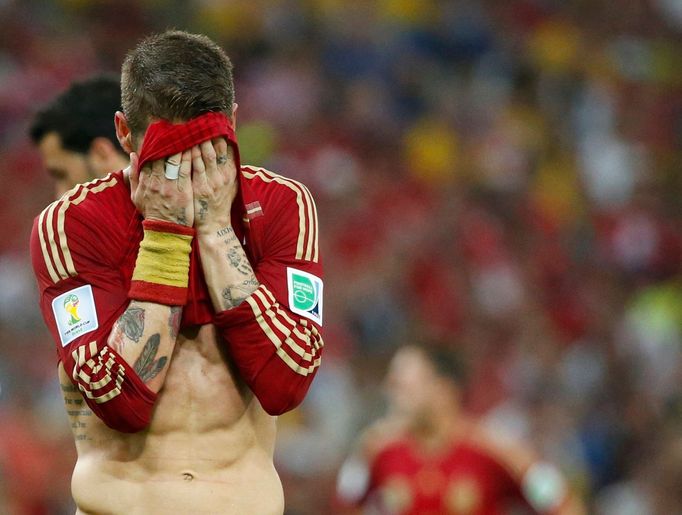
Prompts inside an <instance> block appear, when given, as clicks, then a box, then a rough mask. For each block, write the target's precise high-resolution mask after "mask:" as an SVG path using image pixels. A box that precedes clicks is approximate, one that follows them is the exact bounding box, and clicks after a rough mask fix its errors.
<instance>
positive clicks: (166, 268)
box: [128, 220, 194, 306]
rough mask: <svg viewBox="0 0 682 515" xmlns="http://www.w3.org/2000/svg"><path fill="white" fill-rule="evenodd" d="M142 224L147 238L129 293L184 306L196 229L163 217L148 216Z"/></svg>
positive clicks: (140, 252) (137, 262)
mask: <svg viewBox="0 0 682 515" xmlns="http://www.w3.org/2000/svg"><path fill="white" fill-rule="evenodd" d="M142 227H143V228H144V238H143V239H142V241H141V242H140V250H139V252H138V254H137V261H136V262H135V270H134V271H133V279H132V282H131V284H130V290H129V291H128V297H130V298H131V299H134V300H142V301H148V302H155V303H157V304H166V305H168V306H184V305H185V304H186V303H187V284H188V282H189V255H190V252H191V250H192V238H193V237H194V229H193V228H192V227H186V226H184V225H180V224H174V223H172V222H164V221H162V220H145V221H143V222H142Z"/></svg>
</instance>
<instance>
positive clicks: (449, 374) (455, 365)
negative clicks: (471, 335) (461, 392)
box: [415, 341, 467, 387]
mask: <svg viewBox="0 0 682 515" xmlns="http://www.w3.org/2000/svg"><path fill="white" fill-rule="evenodd" d="M415 348H416V349H417V350H418V351H419V352H421V353H422V355H423V356H424V358H426V361H427V362H428V363H429V364H430V365H431V366H432V367H433V370H434V372H435V373H436V375H438V377H442V378H444V379H448V380H451V381H453V382H454V383H455V384H457V386H459V387H464V385H465V384H466V381H467V371H466V365H465V363H464V361H463V360H462V356H461V355H460V354H459V353H458V352H456V351H454V350H452V349H450V348H448V347H447V346H445V345H443V344H441V343H440V342H429V341H427V342H424V343H423V344H420V345H416V346H415Z"/></svg>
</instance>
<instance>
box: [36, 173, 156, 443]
mask: <svg viewBox="0 0 682 515" xmlns="http://www.w3.org/2000/svg"><path fill="white" fill-rule="evenodd" d="M104 185H109V187H108V188H106V189H104V190H103V191H102V192H100V193H97V194H89V195H87V196H86V197H85V198H86V201H87V200H89V199H92V198H94V196H95V195H97V196H98V197H99V199H100V200H101V202H100V203H95V205H94V206H92V204H91V203H90V202H87V204H88V205H89V206H92V207H90V208H89V209H88V208H86V209H85V210H84V209H83V204H85V203H86V202H84V203H82V204H79V205H73V204H71V205H68V210H67V211H66V216H65V226H64V233H63V234H60V233H59V231H58V230H57V225H58V220H57V217H53V218H52V219H50V218H49V217H48V216H43V217H42V219H41V218H36V219H35V221H34V224H33V231H32V233H31V259H32V262H33V269H34V272H35V274H36V278H37V280H38V287H39V290H40V309H41V311H42V314H43V318H44V319H45V323H46V325H47V327H48V329H49V330H50V332H51V333H52V337H53V339H54V341H55V346H56V349H57V355H58V357H59V361H60V362H62V363H63V365H64V370H65V371H66V373H67V374H68V375H69V376H70V377H71V380H72V382H73V383H74V385H80V386H81V387H82V389H83V390H84V391H86V392H88V393H89V394H91V395H92V396H93V397H98V398H99V400H100V401H101V400H102V399H103V398H104V397H102V396H106V395H107V394H110V393H111V391H112V390H113V389H114V388H117V387H119V386H118V385H117V382H118V381H121V382H120V387H119V388H120V390H121V391H120V393H118V394H117V395H115V396H114V397H113V398H111V399H110V400H107V401H105V402H96V400H95V399H92V398H90V397H89V396H87V395H83V398H84V399H85V402H86V403H87V404H88V406H89V407H90V409H92V411H93V412H94V413H95V414H96V415H97V416H98V417H99V418H101V419H102V421H104V423H105V424H106V425H107V426H109V427H111V428H112V429H114V430H116V431H121V432H126V433H129V432H136V431H140V430H142V429H144V428H145V427H146V426H147V425H148V424H149V421H150V419H151V414H152V410H153V407H154V402H155V400H156V397H157V396H156V394H155V393H154V392H152V391H151V390H150V389H149V388H148V387H147V386H146V385H145V384H144V382H142V380H141V379H140V378H139V377H138V375H137V374H136V373H135V371H134V370H133V368H132V367H131V366H130V365H129V364H128V363H127V362H126V361H125V360H124V359H123V358H121V357H120V356H119V355H118V354H117V353H116V352H115V351H113V349H111V348H110V347H109V346H108V344H107V341H108V338H109V334H110V333H111V329H112V327H113V325H114V323H115V322H116V320H117V319H118V318H119V317H120V316H121V314H123V312H124V311H125V310H126V308H127V307H128V304H129V303H130V300H129V299H128V296H127V291H128V288H127V285H126V287H121V286H122V285H121V275H120V271H119V266H120V256H121V254H122V252H123V255H126V256H128V255H129V256H131V258H132V259H131V264H130V275H131V276H132V267H133V266H134V260H135V257H136V256H137V253H136V252H135V253H132V252H130V250H132V248H133V247H132V245H135V247H134V248H137V245H138V244H139V239H136V240H134V241H130V239H129V237H128V235H127V234H126V232H127V229H128V227H129V225H130V215H131V214H133V213H134V212H135V208H134V206H133V204H132V202H130V194H129V192H128V189H127V188H126V187H125V184H124V182H123V178H122V175H121V174H120V173H119V174H113V175H111V176H110V177H109V178H105V179H102V180H98V181H95V182H93V183H90V184H89V185H85V186H83V188H82V189H78V190H77V191H76V192H75V193H74V195H72V196H71V197H70V198H71V199H74V198H76V197H77V196H78V195H79V194H80V193H81V191H83V189H92V187H96V186H104ZM58 202H59V204H58V206H57V207H63V206H64V205H65V202H68V200H65V199H62V200H60V201H58ZM126 203H127V205H129V206H130V211H128V210H126V209H125V206H126ZM122 206H123V208H122ZM98 209H99V210H101V211H95V210H98ZM114 212H119V213H121V214H124V217H123V218H121V216H120V215H119V216H118V217H110V216H109V215H110V214H111V213H114ZM100 213H101V214H100ZM98 215H99V216H98ZM126 215H127V216H126ZM48 224H51V227H52V230H53V231H54V242H55V246H54V247H52V246H51V245H50V244H49V243H48V244H47V245H46V247H45V249H44V250H43V248H42V245H41V243H40V240H41V236H42V238H43V239H45V238H47V236H48ZM140 229H141V225H140ZM67 237H68V240H66V239H65V238H67ZM62 244H63V245H64V246H65V247H66V248H68V251H69V252H70V257H71V258H72V260H73V264H74V267H75V269H76V271H77V275H75V276H70V277H68V278H66V279H62V280H60V281H58V282H56V283H55V282H54V281H53V280H52V279H51V277H50V274H49V273H48V270H47V262H48V261H49V262H50V263H53V266H55V265H54V263H57V262H58V263H62V264H63V263H66V260H65V256H64V249H63V248H62ZM55 250H56V251H57V252H56V253H55ZM84 285H90V287H91V288H92V295H93V299H94V303H95V309H96V312H97V322H98V326H97V328H96V329H95V330H93V331H90V332H86V333H84V334H83V335H81V336H79V337H78V338H76V339H74V340H73V341H71V342H69V343H68V344H67V345H62V343H61V339H60V336H59V329H58V327H57V322H56V320H55V314H54V311H53V306H52V301H53V300H54V299H55V298H56V297H58V296H60V295H62V294H64V293H66V292H69V291H71V290H74V289H75V288H79V287H81V286H84ZM56 309H59V307H58V306H57V308H56ZM91 342H94V348H93V344H91ZM79 352H80V353H82V355H83V360H80V361H79V360H78V359H77V357H78V353H79ZM102 364H106V365H105V366H99V365H102ZM107 376H111V378H110V379H111V380H110V381H106V379H107ZM98 383H99V384H98Z"/></svg>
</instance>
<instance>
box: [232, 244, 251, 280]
mask: <svg viewBox="0 0 682 515" xmlns="http://www.w3.org/2000/svg"><path fill="white" fill-rule="evenodd" d="M227 259H228V260H229V261H230V265H232V268H234V269H236V270H237V271H238V272H239V273H240V274H242V275H253V270H252V269H251V265H250V264H249V261H248V259H246V256H244V251H243V250H242V249H241V248H236V247H232V248H231V249H230V250H228V251H227Z"/></svg>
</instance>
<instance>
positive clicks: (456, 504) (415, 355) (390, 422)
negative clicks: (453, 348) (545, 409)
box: [337, 346, 585, 515]
mask: <svg viewBox="0 0 682 515" xmlns="http://www.w3.org/2000/svg"><path fill="white" fill-rule="evenodd" d="M461 370H462V367H461V365H460V364H459V363H458V361H457V359H456V356H455V355H454V354H453V353H451V352H448V351H445V350H443V349H440V348H438V347H435V346H434V347H429V346H406V347H403V348H401V349H400V350H398V352H397V353H396V354H395V356H394V357H393V359H392V361H391V363H390V366H389V371H388V374H387V378H386V393H387V397H388V403H389V409H388V413H387V415H386V416H385V417H384V418H382V419H380V420H378V421H377V422H375V423H374V424H373V425H372V426H371V427H369V428H368V429H367V430H366V431H365V432H364V434H363V435H362V436H361V439H360V442H359V445H358V446H357V449H356V451H355V452H354V453H353V454H352V455H351V456H350V457H349V458H348V459H347V460H346V462H345V463H344V464H343V466H342V467H341V470H340V472H339V475H338V480H337V497H338V502H339V504H340V506H341V509H342V510H345V513H363V512H362V511H360V510H362V509H367V510H371V509H375V510H377V513H387V514H392V515H417V514H419V515H436V514H439V515H445V514H453V515H497V514H500V515H502V514H507V513H514V514H517V513H518V514H529V513H532V514H543V515H544V514H552V515H580V514H583V513H585V512H584V509H583V508H582V506H581V503H580V502H579V501H578V499H577V498H576V496H575V495H574V494H573V493H572V492H571V490H570V488H569V486H568V484H567V482H566V480H565V479H564V478H563V476H562V474H561V473H560V472H559V470H558V469H557V468H556V467H555V466H554V465H552V464H550V463H547V462H544V461H542V460H540V459H538V457H537V456H535V455H534V453H533V452H532V451H530V450H528V449H526V448H524V447H523V446H521V445H518V444H515V443H514V444H512V443H510V442H508V441H502V439H501V438H499V437H496V436H495V435H491V434H488V433H487V432H486V431H485V430H484V429H482V428H481V426H480V425H479V424H477V422H476V421H475V420H473V419H472V418H470V417H469V416H467V415H465V414H464V413H463V412H462V406H461V401H460V396H461V395H460V394H461V390H460V387H461V382H462V372H461ZM372 513H374V511H372Z"/></svg>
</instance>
